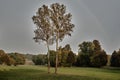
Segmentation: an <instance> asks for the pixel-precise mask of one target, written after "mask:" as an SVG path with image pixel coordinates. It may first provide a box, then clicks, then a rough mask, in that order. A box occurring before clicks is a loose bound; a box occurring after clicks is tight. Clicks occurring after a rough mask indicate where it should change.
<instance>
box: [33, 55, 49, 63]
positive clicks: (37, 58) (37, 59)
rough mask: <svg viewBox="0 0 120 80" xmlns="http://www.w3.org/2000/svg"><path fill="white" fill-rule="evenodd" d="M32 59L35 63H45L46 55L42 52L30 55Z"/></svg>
mask: <svg viewBox="0 0 120 80" xmlns="http://www.w3.org/2000/svg"><path fill="white" fill-rule="evenodd" d="M32 61H33V62H34V63H35V65H45V64H46V62H47V61H46V55H44V54H39V55H34V56H33V57H32Z"/></svg>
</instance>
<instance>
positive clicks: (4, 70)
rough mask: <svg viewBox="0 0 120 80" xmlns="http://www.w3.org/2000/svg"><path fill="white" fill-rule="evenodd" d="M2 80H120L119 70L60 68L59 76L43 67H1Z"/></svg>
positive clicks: (0, 77) (52, 70)
mask: <svg viewBox="0 0 120 80" xmlns="http://www.w3.org/2000/svg"><path fill="white" fill-rule="evenodd" d="M0 80H120V70H119V69H100V68H78V67H77V68H76V67H71V68H59V69H58V74H57V75H55V74H54V68H52V69H51V73H50V74H48V73H47V67H41V66H17V67H14V66H12V67H10V66H0Z"/></svg>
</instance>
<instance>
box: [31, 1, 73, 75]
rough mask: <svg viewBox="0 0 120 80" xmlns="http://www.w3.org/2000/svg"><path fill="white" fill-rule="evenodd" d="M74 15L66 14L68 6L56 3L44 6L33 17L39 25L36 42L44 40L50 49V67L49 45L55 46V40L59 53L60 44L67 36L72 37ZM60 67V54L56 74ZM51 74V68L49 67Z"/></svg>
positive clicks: (36, 31)
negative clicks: (72, 18)
mask: <svg viewBox="0 0 120 80" xmlns="http://www.w3.org/2000/svg"><path fill="white" fill-rule="evenodd" d="M71 17H72V15H71V14H70V13H68V14H66V6H64V5H63V4H62V5H60V4H59V3H54V4H52V5H51V6H50V8H48V6H46V5H43V6H42V7H41V8H39V9H38V12H37V13H36V15H35V16H33V18H32V19H33V21H34V23H35V24H36V25H37V29H36V30H35V37H34V39H35V41H37V42H39V40H42V41H44V42H46V44H47V47H48V66H49V64H50V61H49V43H50V44H53V42H54V40H55V42H56V51H58V46H59V45H58V42H59V41H62V40H63V39H64V37H65V35H69V36H71V32H72V31H73V27H74V25H73V24H72V23H71ZM57 65H58V52H57V53H56V67H55V73H57ZM48 72H49V67H48Z"/></svg>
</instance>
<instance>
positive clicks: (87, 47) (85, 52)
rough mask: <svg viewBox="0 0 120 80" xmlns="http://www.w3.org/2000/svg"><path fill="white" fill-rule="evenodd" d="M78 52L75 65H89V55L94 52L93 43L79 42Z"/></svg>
mask: <svg viewBox="0 0 120 80" xmlns="http://www.w3.org/2000/svg"><path fill="white" fill-rule="evenodd" d="M78 46H79V52H78V54H79V55H78V57H77V62H76V64H77V66H90V57H91V56H92V55H93V52H94V47H95V46H94V44H93V43H92V42H86V41H84V42H83V43H81V44H79V45H78Z"/></svg>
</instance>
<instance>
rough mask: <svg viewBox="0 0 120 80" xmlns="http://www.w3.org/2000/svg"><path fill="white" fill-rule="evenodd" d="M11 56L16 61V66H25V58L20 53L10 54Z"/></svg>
mask: <svg viewBox="0 0 120 80" xmlns="http://www.w3.org/2000/svg"><path fill="white" fill-rule="evenodd" d="M9 56H10V57H11V58H12V60H13V61H14V65H15V66H16V65H24V64H25V57H24V55H23V54H20V53H17V52H15V53H9Z"/></svg>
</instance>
